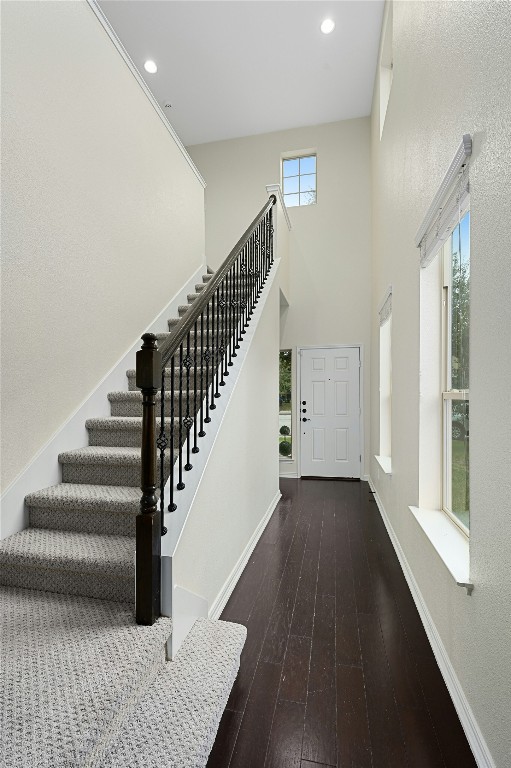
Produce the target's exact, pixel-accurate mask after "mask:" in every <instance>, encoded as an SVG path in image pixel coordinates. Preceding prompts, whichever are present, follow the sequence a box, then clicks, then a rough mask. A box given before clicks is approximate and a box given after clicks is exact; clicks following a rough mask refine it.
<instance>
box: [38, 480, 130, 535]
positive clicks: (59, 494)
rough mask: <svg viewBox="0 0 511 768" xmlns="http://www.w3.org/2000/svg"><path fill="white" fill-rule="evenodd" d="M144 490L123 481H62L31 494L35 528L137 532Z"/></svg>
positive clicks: (112, 532)
mask: <svg viewBox="0 0 511 768" xmlns="http://www.w3.org/2000/svg"><path fill="white" fill-rule="evenodd" d="M140 496H141V491H140V490H139V488H137V487H130V486H121V485H87V484H85V483H60V484H59V485H52V486H50V487H49V488H43V489H42V490H40V491H36V492H34V493H30V494H28V496H26V497H25V503H26V505H27V508H28V514H29V521H30V525H31V527H32V528H47V529H51V530H58V531H81V532H83V533H101V534H107V535H108V534H112V535H119V533H122V534H123V535H124V536H134V535H135V522H136V516H137V514H138V512H139V511H140Z"/></svg>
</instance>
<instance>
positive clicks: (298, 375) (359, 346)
mask: <svg viewBox="0 0 511 768" xmlns="http://www.w3.org/2000/svg"><path fill="white" fill-rule="evenodd" d="M346 347H353V348H354V349H358V351H359V352H358V354H359V359H360V368H359V378H358V386H359V405H360V414H359V422H358V423H359V430H360V455H361V456H362V459H361V461H360V480H365V479H366V476H365V448H364V444H365V441H364V345H363V344H307V345H302V346H300V347H296V402H295V413H296V422H295V424H296V429H297V432H298V429H300V421H301V419H300V413H301V411H300V403H301V400H302V398H301V394H302V354H301V353H302V351H303V350H305V349H346ZM296 460H297V461H296V469H297V475H298V477H301V476H302V436H301V433H300V441H299V442H298V444H297V446H296Z"/></svg>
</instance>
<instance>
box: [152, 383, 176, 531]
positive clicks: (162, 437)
mask: <svg viewBox="0 0 511 768" xmlns="http://www.w3.org/2000/svg"><path fill="white" fill-rule="evenodd" d="M168 444H169V441H168V440H167V435H166V433H165V368H163V370H162V372H161V389H160V432H159V435H158V439H157V440H156V446H157V448H158V450H159V451H160V523H161V535H162V536H165V534H166V533H167V529H166V528H165V526H164V524H163V523H164V520H165V498H164V496H165V451H166V449H167V446H168ZM171 460H172V459H171Z"/></svg>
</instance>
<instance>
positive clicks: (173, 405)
mask: <svg viewBox="0 0 511 768" xmlns="http://www.w3.org/2000/svg"><path fill="white" fill-rule="evenodd" d="M175 367H176V362H175V356H174V355H172V357H171V359H170V500H169V506H168V510H169V512H175V511H176V509H177V504H176V503H175V502H174V479H175V474H174V473H175V462H174V458H175V457H174V442H175V441H174V435H175V431H176V403H175V399H176V392H175V386H174V381H175V380H174V373H175Z"/></svg>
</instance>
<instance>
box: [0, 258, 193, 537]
mask: <svg viewBox="0 0 511 768" xmlns="http://www.w3.org/2000/svg"><path fill="white" fill-rule="evenodd" d="M205 271H206V266H205V265H202V266H201V267H199V269H197V270H196V271H195V272H194V274H193V275H192V276H191V277H190V279H189V280H187V281H186V283H185V285H183V286H182V288H181V289H180V290H179V291H177V293H176V294H175V295H174V296H173V298H172V299H171V300H170V301H169V303H168V304H167V306H166V307H164V308H163V309H162V311H161V312H160V313H159V314H158V316H157V317H155V319H154V320H153V322H152V323H151V325H150V326H149V327H148V328H147V331H150V332H152V333H161V332H164V331H166V330H168V326H167V320H168V318H169V317H172V316H177V308H178V306H179V304H186V303H187V299H186V296H187V294H188V293H194V292H195V288H194V286H195V283H199V282H201V280H202V275H203V274H205ZM143 332H144V329H142V332H141V335H142V333H143ZM140 345H141V341H140V338H138V339H137V340H136V341H135V342H134V344H133V346H132V347H131V348H130V349H128V350H127V351H126V352H125V354H124V355H123V356H122V357H121V358H120V359H119V360H118V361H117V363H115V365H114V366H113V367H112V368H111V370H110V371H109V372H108V373H107V374H106V375H105V376H104V377H103V379H102V380H101V381H100V382H99V384H98V385H97V387H96V388H95V389H94V390H93V391H92V392H91V393H90V395H89V396H88V397H87V398H86V399H85V400H84V401H83V403H81V405H79V406H78V408H77V409H76V410H75V411H74V412H73V413H72V414H71V416H70V417H69V418H68V419H67V420H66V421H65V422H64V424H63V425H62V426H61V427H60V428H59V429H58V430H57V432H55V433H54V434H53V435H52V437H51V438H50V439H49V440H48V442H47V443H46V444H45V445H43V447H42V448H41V449H40V450H39V451H38V453H37V454H36V455H35V457H34V458H33V459H32V461H31V462H30V463H29V464H28V465H27V466H26V467H25V469H24V470H23V471H22V472H21V473H20V474H19V475H18V476H17V477H16V479H15V480H14V481H13V482H12V483H11V484H10V486H9V487H8V488H7V489H6V490H5V491H4V493H3V495H2V498H1V517H0V538H6V537H7V536H11V535H12V534H13V533H17V532H18V531H21V530H23V529H24V528H26V527H27V525H28V519H27V514H26V510H25V496H26V495H27V493H31V492H32V491H38V490H39V489H41V488H45V487H47V486H49V485H55V484H56V483H60V480H61V473H60V466H59V463H58V455H59V453H62V452H63V451H68V450H72V449H73V448H83V447H84V446H86V445H88V434H87V430H86V428H85V421H86V419H88V418H96V417H97V418H101V417H107V416H110V409H109V405H110V404H109V402H108V399H107V394H108V392H111V391H114V390H125V389H127V386H128V380H127V378H126V370H127V369H128V368H134V367H135V353H136V351H137V350H138V349H140Z"/></svg>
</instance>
